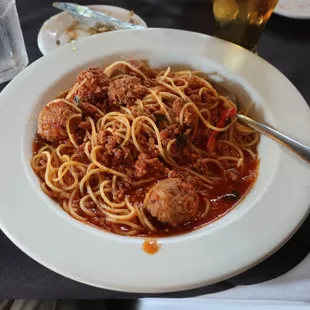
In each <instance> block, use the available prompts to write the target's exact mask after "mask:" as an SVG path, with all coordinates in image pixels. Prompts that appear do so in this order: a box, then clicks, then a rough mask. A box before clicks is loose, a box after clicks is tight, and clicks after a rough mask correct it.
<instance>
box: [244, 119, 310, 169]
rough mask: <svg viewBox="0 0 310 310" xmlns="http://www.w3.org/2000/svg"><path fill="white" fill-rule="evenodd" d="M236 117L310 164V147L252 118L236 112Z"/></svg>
mask: <svg viewBox="0 0 310 310" xmlns="http://www.w3.org/2000/svg"><path fill="white" fill-rule="evenodd" d="M238 119H239V120H241V121H243V122H244V123H246V124H247V125H248V126H250V127H251V128H253V129H255V130H257V131H258V132H260V133H261V134H263V135H264V136H267V137H268V138H270V139H272V140H274V141H276V142H277V143H279V144H280V145H282V146H283V147H284V148H286V149H287V150H288V151H290V152H291V153H292V154H293V155H295V156H297V157H298V158H299V159H301V160H302V161H304V162H305V163H307V164H308V165H310V148H309V147H307V146H305V145H303V144H301V143H299V142H297V141H295V140H294V139H292V138H290V137H288V136H286V135H284V134H283V133H281V132H279V131H277V130H275V129H273V128H271V127H269V126H266V125H264V124H262V123H259V122H257V121H254V120H253V119H251V118H249V117H247V116H244V115H241V114H238Z"/></svg>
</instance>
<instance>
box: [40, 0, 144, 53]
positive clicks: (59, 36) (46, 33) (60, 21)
mask: <svg viewBox="0 0 310 310" xmlns="http://www.w3.org/2000/svg"><path fill="white" fill-rule="evenodd" d="M88 7H89V8H91V9H93V10H97V11H100V12H103V13H106V14H110V15H112V16H114V17H116V18H118V19H120V20H122V21H126V22H128V21H129V19H130V18H132V20H133V22H134V23H135V24H137V25H141V26H144V27H147V25H146V23H145V21H144V20H143V19H142V18H141V17H140V16H138V15H136V14H133V16H131V17H130V11H128V10H126V9H123V8H120V7H117V6H111V5H89V6H88ZM74 22H76V20H75V19H74V18H73V17H72V16H71V15H70V14H69V13H67V12H62V13H59V14H57V15H54V16H52V17H51V18H50V19H48V20H47V21H46V22H45V23H44V24H43V26H42V27H41V29H40V31H39V34H38V46H39V49H40V51H41V53H42V54H43V55H46V54H48V53H50V52H51V51H53V50H55V49H57V48H58V47H59V46H62V45H66V44H68V43H69V42H70V37H69V36H68V34H67V32H66V30H67V29H68V28H69V27H70V26H72V25H73V23H74ZM95 24H96V22H94V23H93V24H86V23H79V28H80V29H79V30H77V31H76V33H77V38H76V40H74V41H75V42H77V41H80V40H83V39H85V37H88V36H90V35H89V33H88V31H87V28H89V27H90V26H93V25H95Z"/></svg>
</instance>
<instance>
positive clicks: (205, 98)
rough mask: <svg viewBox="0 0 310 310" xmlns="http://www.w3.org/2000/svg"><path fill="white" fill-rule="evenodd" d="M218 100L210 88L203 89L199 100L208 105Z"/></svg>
mask: <svg viewBox="0 0 310 310" xmlns="http://www.w3.org/2000/svg"><path fill="white" fill-rule="evenodd" d="M217 101H218V98H217V97H216V96H214V94H213V93H212V92H211V91H210V90H204V91H203V93H202V95H201V102H203V103H206V104H208V105H213V104H215V103H216V102H217Z"/></svg>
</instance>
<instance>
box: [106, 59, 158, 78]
mask: <svg viewBox="0 0 310 310" xmlns="http://www.w3.org/2000/svg"><path fill="white" fill-rule="evenodd" d="M129 63H130V64H131V65H132V66H134V67H135V68H137V69H138V70H140V71H141V72H142V73H144V75H145V76H146V77H147V78H155V77H156V75H157V72H156V71H155V70H154V69H151V68H149V67H148V66H147V64H146V63H145V62H144V61H142V60H129ZM106 74H107V76H108V77H110V78H112V77H115V76H117V75H120V74H128V75H133V76H138V77H141V75H139V74H138V73H136V72H135V71H133V70H131V69H130V68H129V67H128V66H126V65H124V64H117V65H115V66H113V67H112V68H111V69H109V70H106Z"/></svg>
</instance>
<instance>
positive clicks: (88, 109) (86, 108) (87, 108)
mask: <svg viewBox="0 0 310 310" xmlns="http://www.w3.org/2000/svg"><path fill="white" fill-rule="evenodd" d="M79 107H80V109H81V110H82V111H83V114H84V115H85V116H90V117H92V118H96V117H100V113H99V112H98V109H97V108H96V107H95V106H94V105H92V104H90V103H87V102H81V103H80V104H79Z"/></svg>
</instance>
